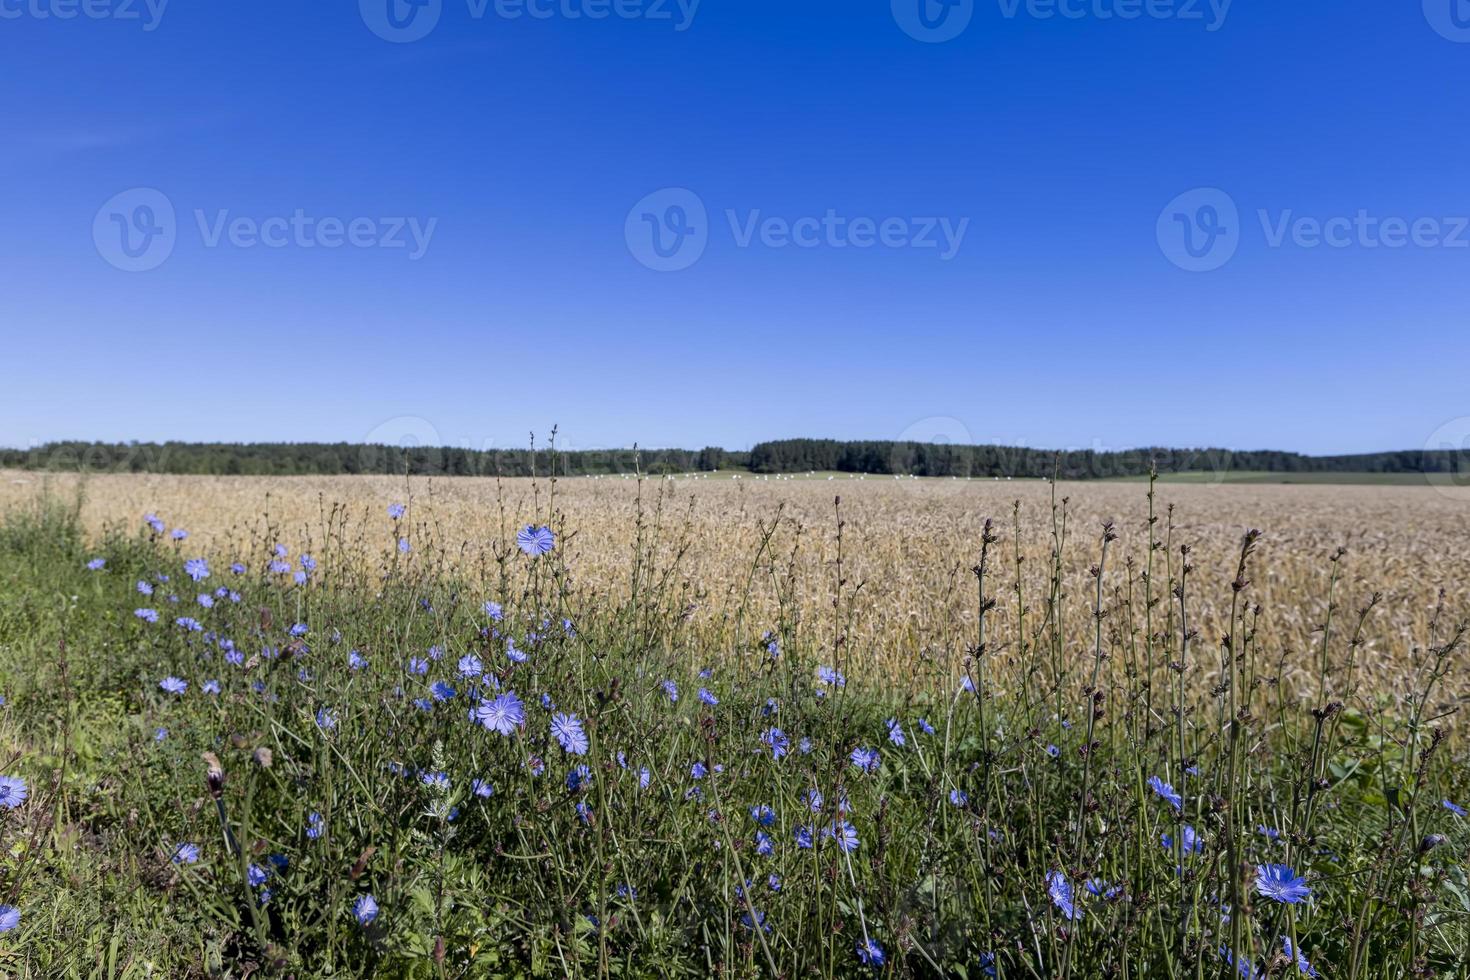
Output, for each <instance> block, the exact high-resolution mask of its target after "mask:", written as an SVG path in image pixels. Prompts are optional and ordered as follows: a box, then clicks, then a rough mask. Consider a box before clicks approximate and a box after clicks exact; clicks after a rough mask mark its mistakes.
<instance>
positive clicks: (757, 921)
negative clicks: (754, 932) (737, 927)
mask: <svg viewBox="0 0 1470 980" xmlns="http://www.w3.org/2000/svg"><path fill="white" fill-rule="evenodd" d="M740 924H741V925H742V926H744V927H745V928H747V929H754V928H755V927H756V926H757V925H759V926H760V927H761V928H762V929H764V930H765V931H766V932H770V931H771V927H770V926H769V925H767V924H766V913H764V912H762V911H761V910H760V909H756V910H755V918H754V919H752V918H751V916H750V913H749V912H746V913H745V914H744V915H742V916H741V917H740Z"/></svg>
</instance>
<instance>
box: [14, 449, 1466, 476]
mask: <svg viewBox="0 0 1470 980" xmlns="http://www.w3.org/2000/svg"><path fill="white" fill-rule="evenodd" d="M537 458H538V457H537V454H536V453H535V452H533V451H531V450H529V449H487V450H473V449H460V448H453V447H409V448H405V447H397V446H382V445H354V444H351V443H332V444H319V443H183V442H168V443H137V442H135V443H116V444H109V443H88V442H55V443H47V444H46V445H43V446H38V447H36V448H34V449H29V450H19V449H0V468H12V469H28V470H64V471H84V472H94V473H104V472H105V473H181V474H209V475H215V476H233V475H242V476H297V475H326V476H335V475H353V474H379V475H403V474H408V475H410V476H501V477H517V476H534V475H537V474H536V460H537ZM557 463H558V467H559V468H558V473H559V474H560V475H565V476H582V475H617V474H635V473H639V472H642V473H644V474H649V475H662V474H670V473H692V472H715V471H723V470H734V471H737V472H746V473H757V474H776V473H783V474H784V473H809V472H814V471H815V472H824V473H829V472H830V473H841V474H846V473H862V474H872V475H903V476H921V477H923V476H930V477H961V478H983V479H992V478H999V479H1005V478H1007V477H1009V478H1014V479H1050V478H1052V477H1053V476H1056V477H1059V478H1061V479H1064V480H1094V479H1126V478H1129V477H1135V478H1145V477H1147V476H1148V475H1149V473H1151V472H1155V471H1157V472H1158V473H1159V474H1161V475H1163V476H1181V477H1183V478H1184V479H1188V480H1196V479H1198V480H1201V481H1205V482H1268V481H1267V480H1266V479H1265V477H1266V476H1267V475H1275V474H1279V475H1281V476H1283V477H1286V478H1288V479H1284V480H1282V481H1281V482H1325V483H1339V482H1346V483H1359V482H1369V481H1368V480H1366V479H1365V477H1366V476H1369V475H1372V476H1378V477H1382V478H1383V480H1382V482H1385V483H1398V482H1404V483H1410V482H1414V480H1415V479H1420V480H1422V478H1423V476H1424V475H1425V474H1434V475H1436V476H1439V477H1442V478H1443V479H1445V480H1448V481H1451V482H1453V483H1455V484H1457V485H1470V451H1466V450H1451V449H1445V450H1406V451H1402V452H1387V453H1369V454H1363V455H1354V456H1304V455H1301V454H1299V453H1284V452H1270V451H1262V452H1234V451H1231V450H1228V449H1164V448H1145V449H1130V450H1123V451H1119V452H1095V451H1092V450H1068V451H1063V452H1053V451H1051V450H1043V449H1020V448H1015V447H1009V446H958V445H943V444H934V443H919V442H840V441H837V440H833V439H787V440H783V441H778V442H763V443H759V444H757V445H756V446H755V447H754V448H752V449H751V450H750V452H748V453H747V452H731V451H728V450H724V449H719V448H715V447H706V448H704V449H701V450H697V451H694V450H685V449H653V450H649V449H642V450H640V449H607V450H588V451H581V452H562V453H559V454H558V456H557ZM541 475H545V474H544V473H543V474H541ZM1257 476H1260V477H1261V479H1260V480H1257V479H1256V478H1257Z"/></svg>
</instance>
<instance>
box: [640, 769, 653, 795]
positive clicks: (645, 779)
mask: <svg viewBox="0 0 1470 980" xmlns="http://www.w3.org/2000/svg"><path fill="white" fill-rule="evenodd" d="M652 779H653V773H651V772H649V771H648V767H647V766H643V767H641V768H640V769H639V770H638V788H639V789H647V788H648V784H649V782H650V781H651V780H652Z"/></svg>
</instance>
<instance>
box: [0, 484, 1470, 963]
mask: <svg viewBox="0 0 1470 980" xmlns="http://www.w3.org/2000/svg"><path fill="white" fill-rule="evenodd" d="M1153 501H1154V498H1153V495H1152V493H1150V494H1149V495H1148V497H1147V504H1148V512H1147V514H1143V513H1140V515H1139V520H1138V525H1139V527H1141V528H1146V531H1145V532H1144V533H1145V534H1146V537H1147V541H1146V542H1145V543H1144V544H1143V546H1142V547H1140V548H1138V549H1136V551H1135V553H1132V554H1120V553H1119V551H1120V549H1122V547H1123V546H1122V544H1121V543H1120V542H1119V541H1118V539H1117V537H1116V535H1115V532H1114V528H1113V526H1112V525H1111V524H1108V525H1104V526H1102V527H1093V528H1087V529H1084V530H1082V531H1078V530H1076V529H1073V528H1071V527H1069V526H1068V524H1067V520H1066V516H1067V513H1066V505H1065V502H1062V501H1057V502H1055V503H1054V506H1053V513H1052V517H1053V523H1052V525H1051V526H1050V527H1048V528H1045V529H1043V532H1042V533H1045V534H1049V535H1053V537H1052V541H1053V550H1052V558H1051V567H1052V571H1051V574H1050V581H1051V585H1050V587H1049V589H1047V590H1046V591H1045V593H1044V594H1041V595H1032V594H1023V590H1022V588H1021V586H1020V582H1021V581H1022V577H1021V574H1020V568H1019V565H1020V561H1019V552H1017V555H1014V556H1013V555H1012V554H1011V553H1010V551H1009V548H1008V543H1009V540H1010V539H1009V534H1010V533H1014V534H1015V535H1016V537H1017V541H1019V536H1020V535H1021V534H1022V533H1023V529H1022V528H1019V527H1018V528H1013V529H1008V532H1007V536H1006V537H1003V536H1002V535H1001V533H1000V530H999V528H996V527H993V526H992V525H990V524H988V523H987V524H986V527H985V531H984V534H983V536H982V538H981V539H980V540H977V541H956V542H954V543H953V552H954V554H953V556H952V557H953V558H954V560H957V561H961V562H964V563H966V564H967V565H973V572H974V574H973V578H972V579H971V581H970V586H969V587H970V588H972V589H973V590H974V591H973V594H974V596H975V602H976V609H977V611H978V620H977V622H976V628H975V635H974V638H973V643H972V645H970V646H969V647H968V648H967V649H963V650H947V649H934V650H926V651H923V652H922V653H921V652H920V651H915V653H914V657H913V660H912V663H911V666H910V669H908V670H906V671H904V672H903V673H902V674H901V675H899V676H883V675H880V674H878V673H876V672H875V671H874V670H873V668H872V667H871V665H870V664H868V663H867V661H866V660H865V657H864V652H863V651H861V650H857V649H852V648H851V646H850V645H849V644H847V643H846V636H847V635H848V634H849V625H850V622H851V620H852V618H853V617H854V615H855V614H856V611H857V610H858V609H859V607H860V606H861V605H862V604H863V603H864V602H865V601H867V600H866V595H865V593H864V592H863V591H862V584H861V583H858V582H852V581H849V580H848V579H847V578H846V577H845V576H844V566H843V558H842V556H843V547H844V543H843V540H842V535H843V524H842V519H841V506H840V502H839V504H838V507H837V511H836V514H835V516H834V521H833V526H832V527H831V528H829V529H826V531H825V532H812V533H826V534H828V535H830V536H831V537H832V538H834V539H835V541H834V544H835V553H836V555H837V556H838V557H837V560H836V561H835V563H833V564H832V565H831V567H830V578H829V579H828V580H827V581H826V583H825V587H826V589H827V590H828V592H829V593H830V601H828V602H826V603H824V606H825V607H826V609H827V612H826V614H825V615H821V616H817V617H816V618H805V619H804V618H801V617H800V616H799V615H798V614H797V613H796V610H797V609H798V608H799V607H800V603H799V601H798V593H799V592H800V591H801V590H803V589H805V588H808V587H812V586H813V585H814V583H804V582H798V581H795V580H794V578H793V577H791V576H788V574H787V571H788V569H789V567H790V565H789V564H788V561H787V556H788V555H789V554H790V553H791V552H792V550H793V549H794V548H796V547H797V546H798V545H797V544H796V543H795V542H793V541H791V540H788V539H787V535H788V534H789V533H790V532H789V529H788V528H787V527H786V526H785V525H783V524H782V523H781V522H779V521H772V522H770V523H769V525H768V527H769V530H768V531H767V532H766V533H765V535H764V537H763V539H762V541H761V543H760V545H759V547H758V550H757V552H756V553H754V554H752V555H750V556H749V558H748V561H749V576H750V580H751V581H756V580H760V581H767V582H769V583H770V584H771V586H772V587H773V588H775V589H777V590H778V592H779V593H780V594H781V595H782V596H783V597H784V598H785V599H786V601H784V602H783V603H782V607H781V608H783V609H785V610H788V612H786V613H783V614H782V615H781V616H780V617H778V618H777V619H776V620H774V621H771V622H753V621H751V620H750V619H749V618H748V617H747V615H746V614H745V605H744V603H743V602H742V600H741V598H740V597H739V596H732V597H729V598H728V600H727V602H728V605H727V606H726V607H725V608H723V609H722V610H720V614H719V615H718V616H716V617H713V618H712V619H710V620H707V621H706V622H705V624H704V625H701V626H698V627H696V626H695V625H694V624H693V620H692V617H691V615H690V610H691V604H692V603H694V602H695V601H696V596H695V595H694V594H693V593H691V591H690V586H689V583H688V582H687V581H686V580H685V576H684V575H683V574H682V569H681V567H680V562H681V559H682V556H683V554H684V552H683V550H682V549H681V548H680V547H678V535H677V533H676V532H675V531H674V530H672V529H670V528H668V527H667V526H665V524H664V523H663V521H662V520H661V519H660V516H659V514H657V513H648V512H645V511H644V510H642V505H641V498H640V509H639V511H638V513H637V514H636V516H635V517H634V520H635V522H636V529H637V530H636V534H634V535H633V536H632V541H633V544H632V545H631V548H632V554H631V555H630V556H629V558H630V561H629V566H628V567H629V568H630V569H631V572H630V574H629V575H628V577H627V579H626V580H624V581H617V582H585V581H581V580H580V579H579V578H578V577H577V576H575V575H573V574H572V567H571V565H570V564H569V558H568V550H569V549H568V547H567V545H566V542H567V541H568V540H569V539H571V538H572V536H573V535H575V532H576V529H575V528H570V527H565V526H563V518H562V517H561V515H560V513H559V512H558V510H557V506H556V504H557V500H556V490H555V485H554V484H552V485H551V489H550V494H549V496H548V495H547V494H546V493H545V492H544V488H543V492H542V493H541V494H539V495H538V496H537V497H536V498H535V503H534V510H533V511H532V512H530V513H526V514H524V515H521V518H520V519H521V521H524V522H525V523H527V524H528V525H530V526H529V527H527V529H526V530H525V531H524V532H522V533H521V534H520V535H519V536H518V537H517V538H516V539H515V540H511V541H502V542H499V543H498V544H497V546H496V549H495V552H494V554H495V558H494V560H493V561H490V562H487V563H483V564H481V565H480V566H478V567H477V568H473V569H472V570H470V571H468V572H453V571H450V570H449V569H450V568H451V567H452V566H450V565H448V564H447V563H445V562H444V561H443V560H442V559H443V558H444V549H445V548H446V543H445V542H441V541H439V540H437V539H436V537H435V531H434V524H433V521H432V520H431V519H430V520H420V519H419V515H418V514H416V512H415V506H416V505H415V504H414V503H413V502H411V501H406V502H405V503H407V504H408V506H407V509H406V510H405V511H403V512H399V511H398V510H397V509H396V508H394V509H393V510H392V511H391V512H390V514H388V515H385V516H384V518H383V527H382V535H381V539H376V538H375V539H372V540H365V539H358V538H353V537H346V536H344V535H342V534H340V533H338V532H339V526H338V525H335V524H334V523H333V520H334V519H333V518H331V517H324V518H323V525H322V526H321V527H318V528H314V529H313V530H312V534H313V538H314V540H315V541H317V542H318V544H317V545H316V546H315V547H313V548H312V549H311V551H310V553H309V554H294V553H286V552H285V550H284V549H283V548H281V547H279V546H278V545H277V544H276V541H277V534H278V533H279V529H275V528H270V527H268V526H266V525H264V524H262V525H261V526H260V529H259V530H258V531H257V532H255V534H254V536H251V537H248V538H247V537H237V538H234V539H233V540H232V541H231V543H230V544H229V546H228V547H227V548H226V549H225V550H224V551H223V552H222V553H218V554H207V555H206V554H201V553H199V552H198V551H197V550H196V549H195V547H194V546H193V543H192V539H191V538H190V537H188V536H181V535H180V534H179V533H178V530H177V529H169V528H167V526H166V524H165V523H164V522H163V521H162V520H159V519H157V518H153V517H152V516H151V515H150V518H149V523H148V524H146V525H144V526H143V527H141V528H140V529H139V530H136V531H134V530H132V529H127V530H115V531H114V532H112V533H110V534H109V535H107V536H106V537H105V538H104V539H102V540H87V539H86V538H85V537H84V535H83V534H82V532H81V530H80V525H79V522H78V512H79V505H63V504H61V503H59V502H57V501H55V500H47V499H45V498H42V500H41V503H40V504H39V505H37V506H36V507H35V508H33V509H28V510H24V511H17V512H14V513H11V514H9V515H7V516H6V517H5V519H4V521H3V524H0V688H3V691H4V693H5V695H6V703H5V706H4V708H3V711H0V738H3V740H4V749H5V751H4V753H3V756H0V758H3V760H4V761H3V774H0V790H3V787H4V785H5V784H4V780H6V779H9V780H15V779H24V781H25V784H26V786H27V787H28V790H29V798H28V799H26V800H25V801H24V802H21V803H20V804H19V805H14V806H11V805H10V804H9V803H7V802H5V797H4V796H3V794H0V832H3V834H4V838H5V840H4V844H5V850H4V852H3V853H4V857H3V859H0V902H3V903H4V904H5V905H8V906H11V907H13V908H14V909H16V910H18V911H19V913H20V921H19V925H18V926H16V927H14V928H10V929H8V930H6V931H4V932H0V972H3V973H4V975H6V976H10V977H26V978H32V977H34V978H41V977H46V978H53V977H78V978H80V977H107V978H133V977H143V976H166V977H204V976H211V977H225V976H228V977H247V976H251V977H262V976H280V977H287V976H292V977H324V976H338V977H343V976H345V977H424V978H446V977H455V978H460V977H486V976H497V977H498V976H563V975H569V976H612V975H618V976H629V977H634V976H636V977H643V976H647V977H671V976H688V977H708V976H717V975H718V976H741V977H744V976H789V977H808V976H879V975H882V976H951V975H953V976H967V977H975V978H979V977H984V976H997V977H1000V978H1021V977H1028V978H1038V977H1059V978H1078V980H1081V978H1092V977H1113V976H1116V977H1196V978H1203V977H1210V978H1215V977H1223V976H1231V975H1236V973H1237V970H1238V971H1239V973H1240V974H1242V975H1246V976H1250V977H1255V976H1266V975H1269V976H1271V977H1296V976H1300V975H1307V974H1308V972H1309V971H1310V975H1312V976H1316V975H1317V973H1318V971H1320V974H1321V975H1322V976H1329V977H1341V978H1348V980H1367V978H1373V980H1379V978H1408V977H1446V978H1448V977H1456V978H1465V977H1467V976H1470V961H1467V950H1470V881H1467V878H1466V866H1465V854H1466V848H1467V845H1470V824H1467V822H1466V819H1465V818H1464V816H1463V813H1462V812H1461V811H1458V809H1457V808H1456V807H1455V806H1454V804H1453V801H1456V800H1458V801H1459V802H1461V803H1465V802H1467V796H1466V793H1467V791H1470V787H1467V785H1466V777H1465V772H1466V769H1465V754H1464V753H1465V750H1464V746H1463V744H1462V743H1461V742H1460V741H1459V740H1458V739H1456V738H1455V737H1454V736H1453V735H1452V734H1451V733H1450V729H1449V726H1450V725H1451V723H1452V722H1453V720H1454V718H1455V711H1456V709H1457V706H1458V701H1459V699H1460V693H1461V692H1458V691H1447V690H1445V684H1446V677H1447V676H1448V675H1449V671H1450V668H1451V666H1452V665H1453V664H1454V663H1455V662H1456V661H1457V659H1458V658H1462V657H1463V655H1464V643H1463V641H1464V635H1465V629H1466V628H1465V626H1464V625H1463V624H1462V623H1461V621H1460V616H1461V614H1462V613H1463V610H1447V609H1444V608H1442V606H1443V600H1441V608H1439V609H1438V610H1437V611H1436V612H1435V613H1434V614H1433V615H1432V616H1431V617H1430V618H1429V619H1428V620H1427V621H1426V622H1425V624H1424V626H1423V628H1422V632H1421V633H1420V634H1419V635H1415V636H1413V637H1411V638H1407V640H1406V642H1407V643H1409V644H1410V645H1411V646H1412V651H1413V652H1412V654H1406V655H1405V657H1404V660H1403V669H1402V673H1401V674H1400V675H1397V676H1395V677H1393V678H1392V683H1387V682H1385V680H1384V677H1383V675H1382V674H1381V673H1379V674H1376V675H1375V676H1374V678H1373V679H1372V681H1371V683H1369V682H1366V681H1367V678H1365V677H1364V676H1363V660H1364V658H1365V657H1367V656H1369V653H1368V652H1367V651H1364V650H1363V649H1361V646H1360V641H1361V637H1362V636H1363V629H1364V624H1365V623H1366V622H1368V621H1369V620H1370V619H1371V617H1372V616H1373V615H1374V611H1375V606H1376V605H1377V603H1378V601H1379V600H1378V597H1377V596H1372V597H1370V598H1367V599H1365V600H1364V601H1363V603H1362V605H1361V606H1360V607H1359V608H1340V603H1341V602H1342V597H1341V593H1340V592H1339V591H1338V590H1340V589H1344V588H1345V587H1344V586H1342V585H1341V584H1340V583H1339V582H1338V574H1337V571H1336V570H1337V567H1338V561H1337V558H1333V559H1331V564H1332V568H1333V572H1332V576H1331V581H1332V585H1331V586H1329V591H1328V593H1327V595H1325V596H1306V595H1294V596H1292V597H1291V599H1292V600H1293V601H1295V602H1298V603H1300V605H1301V606H1302V609H1303V612H1302V615H1308V616H1313V617H1322V627H1321V631H1320V635H1319V638H1320V644H1319V646H1317V647H1316V648H1314V649H1311V650H1302V651H1299V652H1298V653H1297V654H1296V657H1297V660H1296V662H1294V663H1291V664H1287V663H1285V662H1266V661H1265V660H1264V658H1262V657H1261V656H1260V655H1259V645H1258V641H1257V630H1258V627H1259V625H1260V623H1261V610H1260V608H1259V607H1258V606H1256V605H1255V604H1254V600H1253V598H1252V597H1253V588H1252V585H1251V580H1252V578H1254V577H1257V576H1264V575H1266V574H1267V569H1265V568H1260V567H1257V566H1258V564H1259V559H1258V557H1257V556H1256V554H1255V549H1256V544H1257V536H1256V534H1255V533H1254V532H1252V533H1250V534H1248V535H1246V537H1245V538H1244V540H1243V541H1242V543H1241V547H1240V551H1239V564H1238V569H1237V570H1236V572H1235V575H1234V578H1233V579H1232V580H1230V581H1209V580H1207V579H1202V577H1201V575H1200V573H1198V572H1196V571H1195V570H1194V569H1193V568H1192V567H1191V565H1190V563H1189V549H1188V548H1185V547H1181V546H1180V543H1179V541H1180V536H1179V532H1178V531H1177V530H1176V528H1175V527H1174V525H1173V523H1172V519H1164V518H1159V519H1157V520H1156V519H1155V516H1156V515H1155V513H1154V510H1153ZM1143 502H1144V497H1143V494H1142V493H1140V504H1142V503H1143ZM1145 521H1146V523H1145ZM195 530H198V529H195ZM1026 533H1030V529H1026ZM1078 535H1082V536H1081V537H1080V538H1079V537H1078ZM849 547H850V546H849ZM1075 549H1083V550H1084V551H1085V552H1086V553H1087V554H1088V556H1089V559H1090V560H1091V561H1092V562H1093V563H1094V567H1093V570H1092V572H1091V573H1090V576H1089V578H1088V580H1087V582H1086V586H1085V588H1083V587H1082V586H1083V583H1082V582H1073V583H1071V584H1069V582H1068V577H1067V576H1065V575H1064V572H1063V569H1064V567H1066V565H1067V561H1066V556H1067V555H1068V554H1069V553H1070V552H1071V551H1073V550H1075ZM1013 564H1014V566H1015V567H1014V576H1012V571H1013V570H1012V567H1011V566H1012V565H1013ZM1074 586H1075V587H1076V590H1075V591H1072V590H1073V588H1074ZM817 587H820V586H817ZM1406 587H1413V588H1418V589H1419V590H1420V591H1424V592H1425V593H1426V596H1427V597H1428V598H1429V600H1430V603H1431V604H1432V595H1433V587H1432V585H1431V584H1428V583H1416V584H1414V585H1411V586H1406ZM1206 591H1220V592H1222V593H1224V594H1226V595H1228V596H1229V597H1230V598H1228V599H1227V600H1226V602H1227V608H1228V609H1229V610H1230V612H1229V616H1228V618H1227V619H1226V620H1225V621H1223V622H1220V623H1218V624H1216V626H1215V627H1214V628H1212V629H1211V630H1210V632H1209V633H1208V635H1201V634H1200V633H1199V632H1197V625H1196V621H1195V616H1196V615H1197V609H1198V605H1199V599H1198V598H1197V596H1198V595H1199V594H1200V593H1201V592H1206ZM1003 615H1014V616H1016V617H1019V620H1020V622H1019V624H1018V628H1016V629H1015V630H1014V631H1013V632H1011V633H1010V634H1009V636H1010V639H1009V640H1008V641H1007V642H1005V643H998V642H997V641H996V639H995V636H996V634H995V633H994V632H993V623H994V621H995V620H996V619H998V618H1000V617H1001V616H1003ZM14 802H15V801H14V798H13V796H12V797H11V799H10V803H14ZM4 921H5V920H4V914H3V912H0V927H3V924H4ZM1288 951H1291V952H1290V954H1288ZM1299 957H1300V959H1299ZM1307 963H1310V966H1306V965H1299V964H1307ZM1232 964H1233V965H1232Z"/></svg>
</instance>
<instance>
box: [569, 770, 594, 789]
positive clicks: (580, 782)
mask: <svg viewBox="0 0 1470 980" xmlns="http://www.w3.org/2000/svg"><path fill="white" fill-rule="evenodd" d="M591 782H592V770H591V769H588V768H587V767H586V766H578V767H577V768H575V769H573V770H572V771H571V772H569V773H567V792H569V793H575V792H577V791H578V790H581V789H586V788H587V786H589V785H590V784H591Z"/></svg>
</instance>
